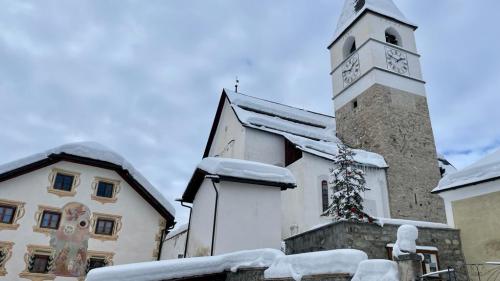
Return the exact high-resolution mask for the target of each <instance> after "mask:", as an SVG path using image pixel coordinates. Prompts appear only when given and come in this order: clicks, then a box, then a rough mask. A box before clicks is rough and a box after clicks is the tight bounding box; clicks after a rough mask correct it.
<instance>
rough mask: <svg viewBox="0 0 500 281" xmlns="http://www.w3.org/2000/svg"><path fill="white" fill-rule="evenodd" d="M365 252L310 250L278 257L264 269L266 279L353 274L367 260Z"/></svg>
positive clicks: (298, 278)
mask: <svg viewBox="0 0 500 281" xmlns="http://www.w3.org/2000/svg"><path fill="white" fill-rule="evenodd" d="M367 259H368V255H367V254H366V253H365V252H362V251H359V250H352V249H341V250H331V251H322V252H312V253H305V254H298V255H288V256H281V257H278V258H277V259H276V260H275V261H274V262H273V264H272V265H271V266H270V267H269V268H268V269H267V270H266V271H264V278H266V279H271V278H272V279H282V278H287V277H292V278H293V279H294V280H297V281H300V280H301V279H302V277H303V276H310V275H320V274H321V275H323V274H336V273H346V274H351V275H354V273H356V270H357V268H358V265H359V263H360V262H362V261H364V260H367Z"/></svg>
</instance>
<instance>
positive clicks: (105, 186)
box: [96, 181, 115, 198]
mask: <svg viewBox="0 0 500 281" xmlns="http://www.w3.org/2000/svg"><path fill="white" fill-rule="evenodd" d="M114 188H115V185H114V184H113V183H109V182H104V181H100V182H99V183H98V184H97V193H96V195H97V196H99V197H106V198H113V191H114Z"/></svg>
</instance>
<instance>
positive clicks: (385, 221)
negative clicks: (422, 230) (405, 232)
mask: <svg viewBox="0 0 500 281" xmlns="http://www.w3.org/2000/svg"><path fill="white" fill-rule="evenodd" d="M375 223H376V224H378V225H380V226H382V227H383V226H384V224H394V225H404V224H409V225H414V226H416V227H427V228H445V229H446V228H452V227H451V226H449V225H447V224H444V223H437V222H428V221H412V220H401V219H388V218H375Z"/></svg>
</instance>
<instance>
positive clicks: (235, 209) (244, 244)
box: [214, 181, 281, 255]
mask: <svg viewBox="0 0 500 281" xmlns="http://www.w3.org/2000/svg"><path fill="white" fill-rule="evenodd" d="M217 186H218V188H219V206H218V210H217V223H216V239H215V246H214V254H215V255H220V254H225V253H229V252H234V251H240V250H252V249H262V248H273V249H280V247H281V227H280V218H281V213H280V205H281V197H280V193H281V190H280V188H279V187H270V186H262V185H255V184H246V183H236V182H228V181H222V182H220V184H218V185H217Z"/></svg>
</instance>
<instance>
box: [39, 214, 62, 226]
mask: <svg viewBox="0 0 500 281" xmlns="http://www.w3.org/2000/svg"><path fill="white" fill-rule="evenodd" d="M60 220H61V213H57V212H51V211H43V214H42V219H41V221H40V228H50V229H58V228H59V222H60Z"/></svg>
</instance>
